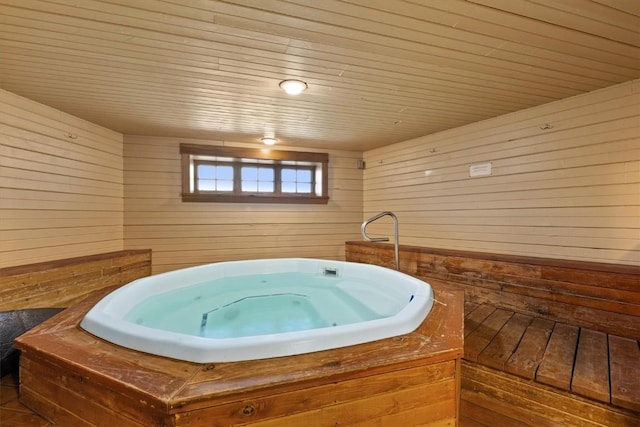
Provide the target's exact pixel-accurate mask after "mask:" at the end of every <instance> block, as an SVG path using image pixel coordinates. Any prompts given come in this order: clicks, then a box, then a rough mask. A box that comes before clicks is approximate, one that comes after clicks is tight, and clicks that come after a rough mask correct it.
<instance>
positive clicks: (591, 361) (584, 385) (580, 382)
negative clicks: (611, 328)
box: [571, 328, 611, 403]
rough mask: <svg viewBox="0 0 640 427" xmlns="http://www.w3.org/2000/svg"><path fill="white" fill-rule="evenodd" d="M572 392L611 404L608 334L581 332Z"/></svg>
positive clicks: (588, 330)
mask: <svg viewBox="0 0 640 427" xmlns="http://www.w3.org/2000/svg"><path fill="white" fill-rule="evenodd" d="M571 391H573V392H574V393H578V394H581V395H583V396H587V397H590V398H592V399H594V400H598V401H600V402H605V403H609V402H611V395H610V394H609V348H608V344H607V335H606V334H604V333H602V332H597V331H593V330H590V329H584V328H583V329H581V330H580V338H579V340H578V350H577V352H576V360H575V367H574V370H573V377H572V379H571Z"/></svg>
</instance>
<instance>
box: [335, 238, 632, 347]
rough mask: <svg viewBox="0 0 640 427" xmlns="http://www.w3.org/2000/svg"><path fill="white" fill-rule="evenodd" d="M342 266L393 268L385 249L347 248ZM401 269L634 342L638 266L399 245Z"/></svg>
mask: <svg viewBox="0 0 640 427" xmlns="http://www.w3.org/2000/svg"><path fill="white" fill-rule="evenodd" d="M345 250H346V259H347V260H349V261H358V262H367V263H372V264H378V265H383V266H387V267H390V268H393V262H394V261H393V246H392V245H390V244H385V243H369V242H347V244H346V249H345ZM400 265H401V270H402V271H404V272H405V273H409V274H413V275H416V276H418V277H421V278H423V279H425V280H427V281H433V282H434V283H435V282H446V283H447V284H449V285H452V284H453V285H455V286H458V287H460V288H462V289H464V290H465V295H466V299H467V301H469V302H473V303H487V304H493V305H495V306H499V307H501V308H505V309H507V310H512V311H515V312H519V313H523V314H529V315H531V316H534V317H542V318H546V319H551V320H554V321H561V322H565V323H567V324H572V325H577V326H582V327H585V328H588V329H593V330H597V331H600V332H604V333H611V334H615V335H620V336H625V337H628V338H637V337H640V321H639V319H640V266H635V265H624V264H609V263H596V262H584V261H568V260H558V259H550V258H536V257H524V256H511V255H502V254H488V253H481V252H470V251H457V250H446V249H434V248H426V247H418V246H405V245H402V246H401V251H400Z"/></svg>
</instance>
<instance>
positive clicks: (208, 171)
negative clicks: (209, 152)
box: [198, 165, 216, 179]
mask: <svg viewBox="0 0 640 427" xmlns="http://www.w3.org/2000/svg"><path fill="white" fill-rule="evenodd" d="M215 176H216V168H215V166H210V165H198V178H200V179H214V178H215Z"/></svg>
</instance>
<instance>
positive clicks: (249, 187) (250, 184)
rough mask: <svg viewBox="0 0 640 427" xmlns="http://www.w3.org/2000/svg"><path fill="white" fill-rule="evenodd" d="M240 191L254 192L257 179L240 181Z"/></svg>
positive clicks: (256, 186)
mask: <svg viewBox="0 0 640 427" xmlns="http://www.w3.org/2000/svg"><path fill="white" fill-rule="evenodd" d="M242 191H246V192H251V193H255V192H257V191H258V182H257V181H242Z"/></svg>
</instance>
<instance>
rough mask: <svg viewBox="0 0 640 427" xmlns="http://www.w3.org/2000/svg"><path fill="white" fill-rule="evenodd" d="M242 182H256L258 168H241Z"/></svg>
mask: <svg viewBox="0 0 640 427" xmlns="http://www.w3.org/2000/svg"><path fill="white" fill-rule="evenodd" d="M242 180H243V181H257V180H258V168H256V167H248V166H243V167H242Z"/></svg>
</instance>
